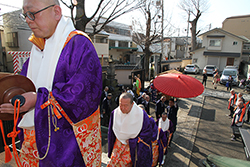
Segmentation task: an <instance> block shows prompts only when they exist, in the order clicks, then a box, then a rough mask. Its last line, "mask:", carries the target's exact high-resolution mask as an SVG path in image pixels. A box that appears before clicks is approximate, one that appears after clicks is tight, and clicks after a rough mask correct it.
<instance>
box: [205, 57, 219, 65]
mask: <svg viewBox="0 0 250 167" xmlns="http://www.w3.org/2000/svg"><path fill="white" fill-rule="evenodd" d="M218 63H219V57H213V56H211V57H210V56H208V58H207V65H216V66H218Z"/></svg>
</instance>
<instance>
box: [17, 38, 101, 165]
mask: <svg viewBox="0 0 250 167" xmlns="http://www.w3.org/2000/svg"><path fill="white" fill-rule="evenodd" d="M28 62H29V59H28V61H27V62H26V63H25V64H24V66H23V70H22V72H21V75H24V76H26V75H27V69H28ZM44 79H46V78H44ZM101 90H102V68H101V65H100V61H99V59H98V56H97V53H96V51H95V48H94V46H93V44H92V43H91V42H90V40H89V39H87V38H86V37H85V36H82V35H75V36H74V37H73V38H72V39H71V40H70V41H69V42H68V44H67V45H66V46H65V47H64V48H63V50H62V52H61V55H60V58H59V60H58V64H57V67H56V71H55V76H54V80H53V86H52V93H53V95H54V97H55V99H56V100H57V101H58V103H59V104H60V105H61V107H62V108H63V109H64V111H65V112H66V113H67V115H68V116H69V117H70V119H71V120H72V121H73V122H74V123H76V122H78V121H81V120H83V119H85V118H87V117H89V116H90V115H91V114H93V113H94V112H95V111H96V110H97V109H98V104H99V102H100V97H101ZM48 95H49V91H48V90H47V89H46V88H44V87H40V88H39V89H38V92H37V102H36V106H35V133H36V144H37V149H38V152H39V156H40V157H43V156H44V154H45V152H46V149H47V145H48V134H49V132H48V108H45V109H43V110H42V109H41V108H40V106H41V105H42V104H43V103H45V102H46V101H47V100H48ZM57 126H58V127H59V128H60V129H59V130H58V131H57V132H55V131H54V126H53V124H52V123H51V145H50V149H49V153H48V155H47V157H46V158H45V159H44V160H40V161H39V166H42V167H48V166H49V167H59V166H60V167H73V166H74V167H83V166H85V163H84V160H83V158H82V155H81V152H80V149H79V147H78V144H77V141H76V138H75V135H74V132H73V129H72V126H71V125H70V124H69V123H68V121H67V120H66V119H65V118H64V117H62V118H61V119H59V120H57ZM20 136H21V137H22V134H21V135H20ZM21 140H23V139H22V138H21Z"/></svg>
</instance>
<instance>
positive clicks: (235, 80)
mask: <svg viewBox="0 0 250 167" xmlns="http://www.w3.org/2000/svg"><path fill="white" fill-rule="evenodd" d="M230 75H231V76H232V77H233V85H238V79H239V78H238V69H237V68H231V67H230V68H228V67H226V68H224V70H223V72H222V74H221V77H220V83H221V84H226V83H227V81H228V77H229V76H230Z"/></svg>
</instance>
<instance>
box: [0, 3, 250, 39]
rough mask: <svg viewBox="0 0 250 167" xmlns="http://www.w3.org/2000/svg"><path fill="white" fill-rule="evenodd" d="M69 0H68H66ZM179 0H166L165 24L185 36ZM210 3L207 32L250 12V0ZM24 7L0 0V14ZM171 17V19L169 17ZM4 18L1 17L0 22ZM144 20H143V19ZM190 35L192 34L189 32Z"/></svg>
mask: <svg viewBox="0 0 250 167" xmlns="http://www.w3.org/2000/svg"><path fill="white" fill-rule="evenodd" d="M66 1H67V0H66ZM179 1H181V0H164V10H165V13H164V15H165V16H166V17H165V18H166V19H167V18H168V19H167V20H168V21H165V22H164V24H171V25H172V26H173V27H174V29H177V30H178V31H176V33H175V34H173V36H178V35H180V36H184V35H186V31H185V29H187V18H188V15H187V14H186V13H185V12H184V11H182V10H181V9H180V8H179V7H178V4H179ZM207 1H208V3H209V6H210V7H209V9H208V10H207V11H205V12H204V13H202V15H201V17H200V19H199V21H198V28H197V29H198V30H201V32H205V31H208V30H209V27H211V28H212V29H213V28H216V27H221V26H222V22H223V21H224V20H225V19H226V18H227V17H231V16H238V15H248V14H250V8H249V6H250V0H207ZM97 3H98V0H86V6H89V8H87V10H86V12H87V14H88V13H89V14H91V13H92V12H93V11H94V10H95V8H96V4H97ZM61 6H62V10H63V14H64V15H70V13H69V9H67V8H66V7H65V6H64V5H61ZM21 8H22V0H7V1H6V0H0V16H1V15H2V14H4V13H7V12H10V11H13V10H18V9H21ZM141 16H142V15H141V13H140V12H139V11H133V12H131V13H128V14H126V15H123V16H121V17H120V18H118V19H116V20H115V21H117V22H120V23H125V24H128V25H131V24H132V19H137V20H140V18H141ZM170 17H171V20H170V19H169V18H170ZM1 20H2V18H1V17H0V23H1ZM141 22H143V21H141ZM189 35H190V34H189Z"/></svg>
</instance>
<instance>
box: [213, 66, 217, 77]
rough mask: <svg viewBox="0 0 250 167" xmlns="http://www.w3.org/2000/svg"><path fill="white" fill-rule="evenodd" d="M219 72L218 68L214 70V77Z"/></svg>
mask: <svg viewBox="0 0 250 167" xmlns="http://www.w3.org/2000/svg"><path fill="white" fill-rule="evenodd" d="M217 72H218V70H217V68H216V69H215V70H214V72H213V78H214V75H215V74H216V73H217Z"/></svg>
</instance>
